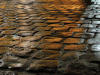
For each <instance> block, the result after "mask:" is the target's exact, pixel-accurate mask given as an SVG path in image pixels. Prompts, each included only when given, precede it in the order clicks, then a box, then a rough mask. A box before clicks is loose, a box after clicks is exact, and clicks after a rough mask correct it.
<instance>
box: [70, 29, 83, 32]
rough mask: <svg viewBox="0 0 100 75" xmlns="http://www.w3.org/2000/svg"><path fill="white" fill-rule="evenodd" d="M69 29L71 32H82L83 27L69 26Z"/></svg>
mask: <svg viewBox="0 0 100 75" xmlns="http://www.w3.org/2000/svg"><path fill="white" fill-rule="evenodd" d="M69 31H71V32H84V31H85V29H84V28H71V29H70V30H69Z"/></svg>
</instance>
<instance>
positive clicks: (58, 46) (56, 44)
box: [39, 43, 62, 49]
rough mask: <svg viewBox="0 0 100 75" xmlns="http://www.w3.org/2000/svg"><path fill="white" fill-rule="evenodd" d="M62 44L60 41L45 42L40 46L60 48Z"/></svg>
mask: <svg viewBox="0 0 100 75" xmlns="http://www.w3.org/2000/svg"><path fill="white" fill-rule="evenodd" d="M61 47H62V44H59V43H43V44H41V45H40V46H39V48H43V49H60V48H61Z"/></svg>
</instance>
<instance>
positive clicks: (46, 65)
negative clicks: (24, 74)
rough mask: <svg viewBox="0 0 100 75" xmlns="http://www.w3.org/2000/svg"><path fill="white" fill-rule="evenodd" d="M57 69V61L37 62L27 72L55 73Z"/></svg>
mask: <svg viewBox="0 0 100 75" xmlns="http://www.w3.org/2000/svg"><path fill="white" fill-rule="evenodd" d="M57 67H58V60H37V61H35V62H33V63H32V64H31V65H30V66H29V68H28V69H27V70H33V71H36V70H44V71H55V70H56V69H57Z"/></svg>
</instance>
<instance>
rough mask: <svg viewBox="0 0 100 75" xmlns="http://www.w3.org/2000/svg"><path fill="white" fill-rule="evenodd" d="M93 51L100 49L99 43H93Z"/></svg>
mask: <svg viewBox="0 0 100 75" xmlns="http://www.w3.org/2000/svg"><path fill="white" fill-rule="evenodd" d="M92 51H100V45H98V44H95V45H93V46H92Z"/></svg>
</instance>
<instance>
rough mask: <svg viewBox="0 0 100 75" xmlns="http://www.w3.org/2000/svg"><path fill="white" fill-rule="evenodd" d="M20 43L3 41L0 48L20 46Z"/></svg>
mask: <svg viewBox="0 0 100 75" xmlns="http://www.w3.org/2000/svg"><path fill="white" fill-rule="evenodd" d="M19 42H20V41H4V40H3V41H1V42H0V46H14V45H16V44H18V43H19Z"/></svg>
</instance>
